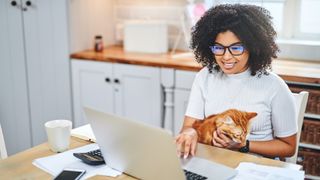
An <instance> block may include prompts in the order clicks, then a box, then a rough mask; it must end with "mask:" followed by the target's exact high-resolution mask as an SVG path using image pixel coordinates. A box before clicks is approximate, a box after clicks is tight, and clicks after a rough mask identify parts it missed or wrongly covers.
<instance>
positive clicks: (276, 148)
mask: <svg viewBox="0 0 320 180" xmlns="http://www.w3.org/2000/svg"><path fill="white" fill-rule="evenodd" d="M296 139H297V135H296V134H294V135H292V136H289V137H282V138H278V137H276V138H275V139H273V140H270V141H251V142H250V146H249V152H252V153H257V154H261V155H263V156H267V157H290V156H293V155H294V153H295V152H296V143H297V140H296Z"/></svg>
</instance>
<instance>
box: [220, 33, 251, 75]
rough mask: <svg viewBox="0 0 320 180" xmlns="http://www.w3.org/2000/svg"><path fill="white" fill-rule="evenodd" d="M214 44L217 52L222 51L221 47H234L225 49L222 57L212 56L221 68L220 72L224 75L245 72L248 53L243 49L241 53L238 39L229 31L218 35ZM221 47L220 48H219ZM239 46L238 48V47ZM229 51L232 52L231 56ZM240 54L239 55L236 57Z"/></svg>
mask: <svg viewBox="0 0 320 180" xmlns="http://www.w3.org/2000/svg"><path fill="white" fill-rule="evenodd" d="M215 44H217V45H218V46H217V50H218V51H219V48H220V50H221V48H222V50H223V46H227V47H228V46H230V45H235V46H232V47H231V48H229V49H230V50H228V48H226V49H225V53H224V54H223V55H222V54H220V55H214V56H215V59H216V61H217V63H218V65H219V67H220V68H221V70H222V71H223V72H224V73H226V74H237V73H241V72H243V71H245V70H246V69H248V59H249V52H248V51H247V50H246V49H244V51H243V53H238V52H241V47H242V46H241V41H240V40H239V39H238V37H237V36H236V35H235V34H234V33H233V32H231V31H229V30H228V31H226V32H221V33H219V34H218V36H217V38H216V41H215ZM219 45H222V46H219ZM239 45H240V46H239ZM230 51H232V52H234V53H233V54H235V55H232V54H231V53H230ZM238 54H240V55H238Z"/></svg>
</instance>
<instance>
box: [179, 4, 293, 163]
mask: <svg viewBox="0 0 320 180" xmlns="http://www.w3.org/2000/svg"><path fill="white" fill-rule="evenodd" d="M271 19H272V18H271V16H270V14H269V12H268V11H267V10H266V9H264V8H262V7H258V6H253V5H240V4H235V5H219V6H215V7H213V8H211V9H209V10H208V11H207V12H206V13H205V14H204V16H203V17H202V18H201V19H200V20H199V21H198V22H197V24H196V25H195V27H194V29H193V32H192V42H191V48H192V49H193V51H194V53H195V57H196V60H197V61H198V62H199V63H202V65H203V66H204V68H203V69H202V70H201V71H200V72H199V73H198V74H197V75H196V78H195V80H194V83H193V86H192V90H191V94H190V97H189V104H188V107H187V111H186V114H185V119H184V124H183V127H182V130H181V132H180V134H179V135H178V136H177V137H176V144H177V148H178V149H177V150H178V153H179V154H180V155H183V156H184V157H185V158H186V157H187V156H188V155H194V154H195V151H196V145H197V138H198V137H197V133H196V131H195V130H194V129H193V128H192V124H193V123H194V122H195V121H196V120H203V119H204V118H205V117H208V116H210V115H212V114H217V113H220V112H223V111H225V110H227V109H231V108H236V109H239V110H243V111H250V112H257V113H258V116H257V117H256V118H255V119H253V120H252V125H251V132H250V134H249V136H248V139H247V141H245V142H242V143H236V142H233V141H232V140H231V139H229V138H228V137H227V136H225V135H224V134H222V133H220V132H219V131H215V132H214V133H213V137H214V138H213V142H212V144H213V145H214V146H217V147H222V148H228V149H233V150H239V151H241V152H250V153H255V154H260V155H263V156H266V157H288V156H292V155H293V154H294V153H295V148H296V133H297V124H296V117H295V114H296V113H295V105H294V97H293V95H292V93H291V92H290V90H289V88H288V86H287V85H286V84H285V82H284V81H283V80H282V79H281V78H280V77H279V76H277V75H276V74H274V73H272V72H269V70H270V69H271V61H272V58H276V57H277V56H276V53H277V52H278V51H279V49H278V47H277V45H276V44H275V36H276V32H275V30H274V29H273V27H272V22H271Z"/></svg>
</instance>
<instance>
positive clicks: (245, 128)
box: [216, 112, 257, 143]
mask: <svg viewBox="0 0 320 180" xmlns="http://www.w3.org/2000/svg"><path fill="white" fill-rule="evenodd" d="M255 116H257V113H255V112H241V113H234V112H230V113H229V114H228V113H226V114H225V115H224V116H222V117H220V118H218V119H217V120H216V126H217V129H219V130H220V131H221V132H222V133H223V134H225V135H227V136H228V137H229V138H231V139H232V140H233V141H234V142H237V143H241V142H244V141H245V139H246V136H247V134H248V132H249V128H250V120H251V119H253V118H254V117H255Z"/></svg>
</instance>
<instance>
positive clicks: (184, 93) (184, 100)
mask: <svg viewBox="0 0 320 180" xmlns="http://www.w3.org/2000/svg"><path fill="white" fill-rule="evenodd" d="M196 73H197V72H192V71H184V70H176V71H175V89H174V125H173V133H174V134H175V135H177V134H179V132H180V130H181V128H182V125H183V120H184V115H185V112H186V109H187V106H188V100H189V95H190V91H191V87H192V83H193V80H194V78H195V76H196Z"/></svg>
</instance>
